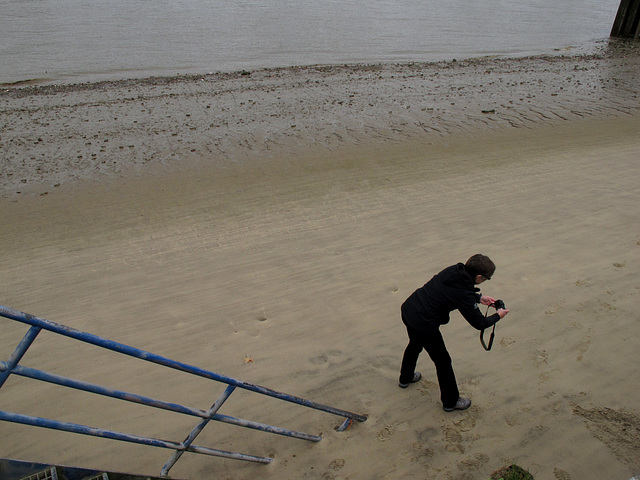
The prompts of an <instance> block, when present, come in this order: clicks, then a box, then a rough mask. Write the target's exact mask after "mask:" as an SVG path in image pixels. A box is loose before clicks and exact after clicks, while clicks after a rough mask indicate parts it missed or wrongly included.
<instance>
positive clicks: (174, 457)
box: [160, 385, 236, 477]
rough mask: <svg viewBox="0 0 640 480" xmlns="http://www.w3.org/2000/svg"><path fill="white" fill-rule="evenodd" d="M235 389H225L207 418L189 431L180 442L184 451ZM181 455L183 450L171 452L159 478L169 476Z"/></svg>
mask: <svg viewBox="0 0 640 480" xmlns="http://www.w3.org/2000/svg"><path fill="white" fill-rule="evenodd" d="M235 389H236V387H234V386H233V385H229V386H228V387H227V388H226V389H225V391H224V392H223V393H222V395H220V397H219V398H218V400H216V402H215V403H214V404H213V405H212V406H211V408H210V409H209V411H208V412H207V414H208V415H209V418H203V419H202V420H200V423H198V425H196V427H195V428H194V429H193V430H192V431H191V433H190V434H189V435H188V436H187V438H186V439H185V440H184V442H182V445H183V446H184V448H185V449H186V448H189V447H190V446H191V444H192V443H193V441H194V440H195V439H196V437H197V436H198V435H199V434H200V432H201V431H202V429H203V428H204V427H206V426H207V423H209V421H210V417H211V416H213V415H214V414H215V413H216V412H217V411H218V410H220V407H222V405H223V404H224V402H226V401H227V399H228V398H229V397H230V396H231V394H232V393H233V391H234V390H235ZM183 453H184V450H176V451H175V452H173V454H172V455H171V457H170V458H169V461H167V463H166V464H165V465H164V467H162V470H161V471H160V476H161V477H166V476H167V475H169V470H171V467H173V465H174V464H175V463H176V462H177V461H178V460H179V459H180V457H181V456H182V454H183Z"/></svg>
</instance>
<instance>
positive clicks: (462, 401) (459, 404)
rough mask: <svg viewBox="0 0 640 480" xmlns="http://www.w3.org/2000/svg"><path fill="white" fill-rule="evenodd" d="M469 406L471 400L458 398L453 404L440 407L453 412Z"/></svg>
mask: <svg viewBox="0 0 640 480" xmlns="http://www.w3.org/2000/svg"><path fill="white" fill-rule="evenodd" d="M470 406H471V400H469V399H468V398H462V397H460V398H458V401H457V402H456V404H455V406H453V407H442V408H443V410H444V411H445V412H453V411H454V410H466V409H467V408H469V407H470Z"/></svg>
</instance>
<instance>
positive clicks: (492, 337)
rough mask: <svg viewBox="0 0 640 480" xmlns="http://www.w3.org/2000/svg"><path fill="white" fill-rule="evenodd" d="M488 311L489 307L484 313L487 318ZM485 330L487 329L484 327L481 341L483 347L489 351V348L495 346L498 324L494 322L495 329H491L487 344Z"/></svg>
mask: <svg viewBox="0 0 640 480" xmlns="http://www.w3.org/2000/svg"><path fill="white" fill-rule="evenodd" d="M487 313H489V307H487V311H486V312H485V314H484V318H487ZM484 331H485V329H484V328H483V329H482V331H481V332H480V343H482V347H483V348H484V349H485V350H486V351H487V352H488V351H489V350H491V347H492V346H493V339H494V338H495V336H496V324H495V323H494V324H493V330H492V331H491V336H490V337H489V345H488V346H487V344H486V343H484Z"/></svg>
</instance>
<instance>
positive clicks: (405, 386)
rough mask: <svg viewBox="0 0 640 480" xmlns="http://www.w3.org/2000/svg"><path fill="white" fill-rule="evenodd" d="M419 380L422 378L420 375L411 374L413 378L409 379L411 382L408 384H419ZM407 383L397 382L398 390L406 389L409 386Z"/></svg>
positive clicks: (418, 373) (417, 373)
mask: <svg viewBox="0 0 640 480" xmlns="http://www.w3.org/2000/svg"><path fill="white" fill-rule="evenodd" d="M421 378H422V374H421V373H420V372H416V373H414V374H413V378H412V379H411V381H410V382H409V383H416V382H419V381H420V379H421ZM409 383H400V382H398V386H399V387H400V388H407V387H408V386H409Z"/></svg>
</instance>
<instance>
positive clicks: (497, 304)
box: [492, 300, 507, 310]
mask: <svg viewBox="0 0 640 480" xmlns="http://www.w3.org/2000/svg"><path fill="white" fill-rule="evenodd" d="M492 307H493V308H495V309H496V310H500V309H503V310H506V309H507V307H506V306H505V305H504V302H503V301H502V300H496V301H495V302H494V304H493V305H492Z"/></svg>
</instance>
